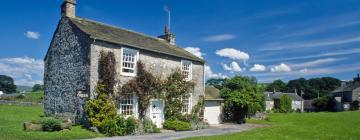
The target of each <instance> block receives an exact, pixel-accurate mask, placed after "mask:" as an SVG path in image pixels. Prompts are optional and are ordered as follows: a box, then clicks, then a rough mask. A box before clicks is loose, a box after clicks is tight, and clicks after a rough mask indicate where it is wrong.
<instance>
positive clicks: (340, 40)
mask: <svg viewBox="0 0 360 140" xmlns="http://www.w3.org/2000/svg"><path fill="white" fill-rule="evenodd" d="M354 42H360V36H356V37H352V38H333V39H328V40H315V41H308V42H295V43H278V42H277V43H272V44H269V45H267V46H266V47H265V48H263V49H262V50H265V51H269V50H270V51H271V50H286V49H295V48H313V47H321V46H331V45H341V44H348V43H354Z"/></svg>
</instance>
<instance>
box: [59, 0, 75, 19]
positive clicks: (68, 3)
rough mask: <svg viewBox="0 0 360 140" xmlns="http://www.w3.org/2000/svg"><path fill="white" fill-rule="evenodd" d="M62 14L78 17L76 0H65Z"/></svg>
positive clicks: (63, 15)
mask: <svg viewBox="0 0 360 140" xmlns="http://www.w3.org/2000/svg"><path fill="white" fill-rule="evenodd" d="M61 16H62V17H71V18H75V17H76V0H64V2H63V4H62V5H61Z"/></svg>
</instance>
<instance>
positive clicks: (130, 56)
mask: <svg viewBox="0 0 360 140" xmlns="http://www.w3.org/2000/svg"><path fill="white" fill-rule="evenodd" d="M121 52H122V64H121V74H122V75H124V76H135V75H136V63H137V61H138V57H139V51H137V50H134V49H129V48H122V49H121Z"/></svg>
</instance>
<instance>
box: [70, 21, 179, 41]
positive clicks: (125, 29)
mask: <svg viewBox="0 0 360 140" xmlns="http://www.w3.org/2000/svg"><path fill="white" fill-rule="evenodd" d="M69 18H70V19H76V20H86V21H88V22H93V23H95V24H100V25H103V26H107V27H111V28H115V29H120V30H124V31H127V32H130V33H134V34H138V35H141V36H144V37H148V38H150V39H153V40H156V41H159V42H161V43H164V44H166V45H169V46H174V47H176V45H171V44H169V43H166V42H164V41H162V39H160V38H157V37H153V36H150V35H147V34H144V33H140V32H137V31H134V30H131V29H127V28H124V27H119V26H116V25H111V24H106V23H103V22H99V21H95V20H92V19H87V18H83V17H75V18H71V17H69Z"/></svg>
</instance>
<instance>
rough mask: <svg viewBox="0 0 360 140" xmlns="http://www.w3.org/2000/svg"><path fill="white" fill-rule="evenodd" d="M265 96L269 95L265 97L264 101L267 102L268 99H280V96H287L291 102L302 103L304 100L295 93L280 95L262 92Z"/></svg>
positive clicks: (278, 93) (279, 93) (280, 93)
mask: <svg viewBox="0 0 360 140" xmlns="http://www.w3.org/2000/svg"><path fill="white" fill-rule="evenodd" d="M264 94H265V96H267V94H269V95H270V97H265V100H269V99H273V100H274V99H280V98H281V96H284V95H289V96H290V98H291V99H292V100H293V101H303V100H304V99H303V98H301V97H300V96H299V95H297V94H295V93H282V92H275V93H273V92H264Z"/></svg>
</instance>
